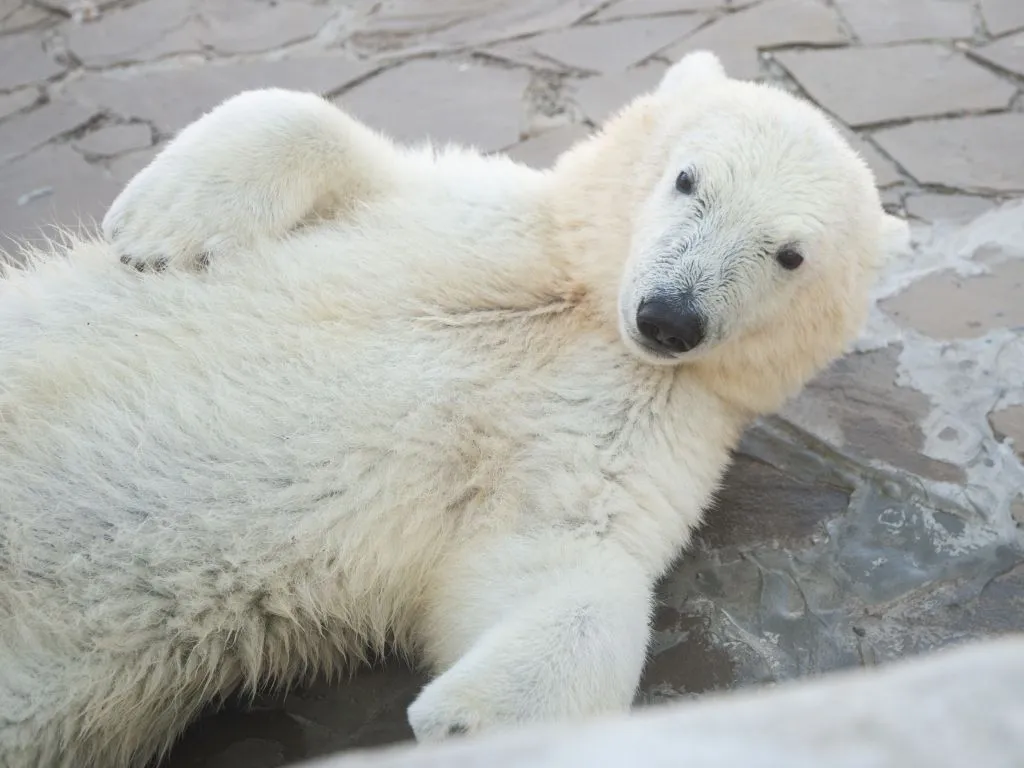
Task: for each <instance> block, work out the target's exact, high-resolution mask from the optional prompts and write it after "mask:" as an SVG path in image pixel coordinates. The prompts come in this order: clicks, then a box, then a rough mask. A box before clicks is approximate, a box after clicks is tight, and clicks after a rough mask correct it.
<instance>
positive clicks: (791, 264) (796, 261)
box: [775, 246, 804, 271]
mask: <svg viewBox="0 0 1024 768" xmlns="http://www.w3.org/2000/svg"><path fill="white" fill-rule="evenodd" d="M775 260H776V261H777V262H779V266H781V267H782V268H783V269H788V270H790V271H792V270H794V269H796V268H797V267H799V266H800V265H801V264H803V263H804V257H803V256H801V255H800V251H798V250H797V249H796V248H793V247H792V246H786V247H785V248H780V249H779V252H778V253H776V254H775Z"/></svg>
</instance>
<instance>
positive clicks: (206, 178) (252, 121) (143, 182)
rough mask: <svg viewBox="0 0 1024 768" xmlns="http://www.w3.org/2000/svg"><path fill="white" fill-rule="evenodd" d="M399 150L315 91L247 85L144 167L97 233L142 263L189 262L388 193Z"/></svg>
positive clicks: (190, 264)
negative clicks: (247, 89)
mask: <svg viewBox="0 0 1024 768" xmlns="http://www.w3.org/2000/svg"><path fill="white" fill-rule="evenodd" d="M397 158H398V151H397V149H396V148H395V147H394V145H393V144H391V142H389V141H388V140H387V139H385V138H384V137H382V136H380V135H378V134H376V133H374V132H373V131H371V130H370V129H369V128H367V127H366V126H364V125H362V124H361V123H359V122H357V121H356V120H355V119H353V118H351V117H349V116H348V115H346V114H345V113H344V112H342V111H341V110H340V109H338V108H337V107H335V106H334V105H333V104H331V103H330V102H328V101H325V100H324V99H322V98H320V97H319V96H316V95H315V94H312V93H300V92H295V91H286V90H280V89H268V90H259V91H247V92H245V93H242V94H240V95H238V96H235V97H233V98H231V99H228V100H227V101H225V102H224V103H223V104H221V105H220V106H219V107H217V108H216V109H214V110H213V111H211V112H210V113H209V114H207V115H205V116H203V117H201V118H200V119H199V120H197V121H196V122H194V123H192V124H191V125H189V126H188V127H187V128H185V130H183V131H182V132H181V133H180V134H179V135H178V136H177V138H175V139H174V141H172V142H171V143H170V144H169V145H168V147H167V148H166V149H165V150H163V152H161V153H160V154H159V155H157V157H156V158H155V159H154V160H153V162H151V163H150V164H149V165H148V166H146V167H145V168H144V169H142V170H141V171H140V172H139V173H138V174H137V175H136V176H135V178H133V179H132V180H131V181H130V182H129V183H128V185H127V186H126V187H125V188H124V190H123V191H122V192H121V194H120V195H118V197H117V198H116V199H115V200H114V203H113V204H112V205H111V207H110V210H109V211H108V212H107V214H106V216H105V217H104V219H103V234H104V236H105V237H106V238H107V240H108V241H109V242H111V243H112V244H113V246H114V249H115V251H116V252H117V253H118V255H119V256H120V258H121V260H122V261H123V262H125V263H126V264H131V265H133V266H135V267H136V268H137V269H139V270H140V271H144V270H151V269H156V270H158V269H163V268H164V267H167V266H174V265H182V266H187V267H193V268H194V267H197V266H199V265H202V264H204V263H206V262H207V261H208V260H209V259H210V258H215V257H217V256H218V255H219V254H220V253H223V252H226V251H227V252H237V251H240V250H245V249H247V248H251V247H253V246H255V245H257V244H258V243H260V241H262V240H266V239H274V238H278V237H281V236H282V235H284V234H286V233H287V232H288V231H289V230H291V229H293V228H294V227H295V226H296V225H298V224H299V223H301V222H302V221H303V220H304V219H306V218H307V217H310V216H312V215H315V214H317V215H324V216H337V215H341V214H344V212H345V211H346V210H349V209H352V208H353V207H354V206H355V205H357V204H358V203H360V202H366V201H367V200H370V199H372V198H373V197H375V196H378V195H381V194H386V193H387V192H388V191H389V190H390V189H393V188H394V187H395V185H396V184H397V183H399V181H400V176H399V172H398V170H397Z"/></svg>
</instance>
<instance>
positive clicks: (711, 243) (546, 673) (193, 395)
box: [0, 55, 885, 768]
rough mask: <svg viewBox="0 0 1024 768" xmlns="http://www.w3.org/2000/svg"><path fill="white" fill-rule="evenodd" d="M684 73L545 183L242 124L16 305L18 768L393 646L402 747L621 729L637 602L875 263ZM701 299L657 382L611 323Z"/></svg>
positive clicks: (7, 286)
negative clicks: (539, 726) (694, 178)
mask: <svg viewBox="0 0 1024 768" xmlns="http://www.w3.org/2000/svg"><path fill="white" fill-rule="evenodd" d="M678 67H679V68H678V69H675V68H674V69H673V70H670V72H669V74H668V75H667V77H666V81H665V83H664V84H663V86H662V87H661V88H659V90H658V91H657V92H656V93H654V94H652V95H649V96H646V97H642V98H640V99H638V100H637V101H636V102H634V103H633V104H632V105H630V106H629V107H628V108H626V109H625V110H624V111H623V112H622V113H621V114H620V115H618V116H617V117H616V118H615V119H613V120H612V121H611V122H610V123H609V125H608V126H607V128H606V129H605V130H604V131H603V132H602V133H601V134H600V135H599V136H597V137H596V138H593V139H591V140H588V141H587V142H585V143H583V144H581V145H579V146H578V147H577V148H575V149H573V150H572V151H570V152H569V153H567V154H566V155H565V156H563V157H562V158H561V159H560V161H559V163H558V164H557V166H556V167H555V168H554V169H553V170H551V171H549V172H544V173H538V172H535V171H531V170H529V169H527V168H525V167H522V166H519V165H516V164H514V163H513V162H511V161H509V160H507V159H503V158H485V157H482V156H480V155H479V154H476V153H473V152H469V151H459V150H448V151H445V152H441V153H433V152H431V151H427V150H415V151H414V150H407V149H400V148H397V147H395V146H393V145H392V144H390V143H389V142H388V141H386V140H385V139H383V138H381V137H380V136H377V135H376V134H373V133H372V132H370V131H369V130H368V129H366V128H364V127H363V126H360V125H359V124H358V123H356V122H354V121H353V120H351V119H350V118H348V117H346V116H345V115H344V114H342V113H341V112H339V111H337V110H335V109H334V108H333V107H331V106H330V105H328V104H326V103H325V102H323V101H321V100H319V99H317V98H316V97H313V96H309V95H304V94H295V93H287V92H283V91H257V92H252V93H247V94H243V95H241V96H238V97H236V98H235V99H232V100H230V101H228V102H227V103H225V104H224V105H223V106H221V107H219V108H218V109H216V110H215V111H213V112H212V113H211V114H209V115H207V116H206V117H204V118H202V119H201V120H200V121H198V122H197V123H195V124H194V125H192V126H191V127H189V128H188V129H186V130H185V131H184V132H183V133H182V134H181V136H180V137H179V138H178V139H177V140H176V141H175V142H174V143H173V144H172V145H171V146H170V147H169V148H168V149H167V150H166V151H165V152H164V153H163V154H161V155H160V156H159V157H158V158H157V159H156V160H155V161H154V162H153V163H152V165H150V166H149V167H148V168H147V169H145V170H144V171H143V172H142V173H140V174H139V176H138V177H137V178H136V179H135V180H134V181H132V183H131V184H129V185H128V187H127V188H126V189H125V191H124V193H123V194H122V195H121V197H120V198H118V200H117V201H116V202H115V204H114V206H113V207H112V209H111V211H110V213H109V215H108V216H107V219H106V221H105V230H106V232H107V234H108V236H109V237H110V238H111V239H112V241H113V245H112V246H111V245H108V244H105V243H100V242H86V243H79V244H76V245H74V246H72V247H71V248H69V249H68V251H67V253H66V257H67V258H56V257H50V258H46V257H44V256H43V255H41V254H40V255H36V256H35V257H34V258H33V259H32V261H31V263H30V265H29V266H28V267H26V268H25V269H19V270H14V269H12V270H10V271H9V274H8V275H7V277H6V279H5V280H3V281H0V764H3V765H5V766H12V767H14V768H20V767H21V766H44V765H45V766H61V767H63V766H68V767H70V766H74V767H75V768H86V767H87V766H102V767H103V768H119V767H120V766H129V765H141V764H142V763H143V762H144V761H145V760H146V759H147V758H149V757H151V756H153V755H154V754H158V753H160V752H162V751H163V750H165V749H166V748H167V746H168V745H169V744H170V743H171V741H172V740H173V738H174V737H175V736H176V735H177V734H178V733H179V732H180V730H181V729H182V728H183V727H184V726H185V724H186V723H187V722H188V721H189V720H190V719H191V718H192V717H193V716H194V715H195V713H196V712H197V711H198V710H199V709H200V707H201V706H202V705H203V704H204V703H206V702H209V701H211V700H215V699H217V698H218V697H220V696H222V695H224V694H225V693H227V692H228V691H230V690H232V689H233V688H234V687H236V686H238V685H242V686H246V687H249V688H255V687H256V686H257V685H260V684H262V683H265V682H268V681H271V682H278V683H285V684H287V683H291V682H293V681H295V680H296V679H298V678H300V677H302V676H304V675H307V674H312V673H315V672H320V671H324V670H327V671H333V670H340V669H342V668H344V667H345V666H346V665H348V664H349V663H350V662H351V661H353V660H359V659H362V658H365V657H366V656H367V655H368V654H373V653H375V652H378V651H381V650H383V649H384V648H385V647H386V646H387V645H389V644H393V645H395V646H397V647H398V648H399V649H401V650H403V651H406V652H409V653H414V654H416V656H417V657H418V658H420V659H422V660H423V662H424V663H425V664H427V665H428V666H429V667H430V668H431V669H432V670H433V671H434V672H435V673H437V675H438V676H437V677H436V679H435V680H434V681H433V682H432V683H431V684H430V685H428V686H427V687H426V689H425V690H424V691H423V693H422V695H421V696H420V697H419V698H418V699H417V701H416V702H415V703H414V704H413V705H412V707H411V708H410V710H409V717H410V722H411V724H412V726H413V729H414V731H415V733H416V735H417V737H418V738H420V739H421V740H433V739H438V738H443V737H445V736H446V735H447V734H449V733H453V732H460V731H463V730H468V731H476V730H481V729H485V728H489V727H493V726H499V725H502V724H510V723H518V722H526V721H531V720H546V719H555V718H563V717H582V716H587V715H591V714H595V713H598V712H606V711H613V710H622V709H626V708H627V707H628V706H629V704H630V701H631V698H632V696H633V694H634V691H635V689H636V685H637V682H638V679H639V675H640V672H641V668H642V665H643V662H644V656H645V649H646V644H647V639H648V628H647V619H648V614H649V612H650V608H651V590H652V585H653V584H654V583H655V581H656V579H657V578H658V577H659V575H661V574H662V573H663V572H664V571H665V569H666V568H667V567H668V565H669V564H670V563H671V561H672V560H673V558H675V557H676V556H677V555H678V553H679V552H680V550H681V548H682V547H684V546H685V545H686V543H687V541H688V537H689V535H690V532H691V531H692V530H693V528H694V526H696V525H697V524H698V522H699V520H700V516H701V511H702V509H703V508H704V507H705V506H706V505H707V503H708V501H709V500H710V498H711V496H712V494H713V492H714V490H715V488H716V486H717V484H718V482H719V479H720V477H721V475H722V472H723V469H724V468H725V466H726V464H727V461H728V458H729V452H730V450H731V449H732V447H733V446H734V445H735V443H736V440H737V439H738V436H739V435H740V433H741V431H742V429H743V428H744V426H745V425H746V424H747V423H748V422H749V421H750V419H751V418H752V417H754V416H755V415H757V414H759V413H764V412H766V411H770V410H773V409H775V408H777V407H778V406H779V405H780V404H781V403H782V402H783V400H784V399H785V398H786V397H788V396H790V395H791V394H793V393H794V392H795V391H796V390H797V389H799V387H800V386H801V385H802V384H803V383H804V382H805V381H806V380H807V378H808V377H810V376H811V375H813V373H814V372H815V371H817V370H818V369H819V368H820V367H821V366H822V365H824V364H825V363H826V362H827V361H828V360H830V359H831V358H833V357H834V356H836V355H837V354H839V353H840V352H841V351H842V350H843V348H844V346H845V344H846V343H847V342H848V341H849V340H850V339H851V337H852V336H853V335H854V334H855V333H856V331H857V329H858V328H859V326H860V323H861V322H862V319H863V315H864V313H865V310H866V293H867V290H868V286H869V283H870V279H871V276H872V273H873V271H874V267H875V265H876V263H877V262H878V260H879V257H880V255H881V251H882V232H883V229H884V228H885V225H884V223H883V222H884V219H883V214H882V211H881V207H880V203H879V200H878V196H877V194H876V192H875V191H874V187H873V184H872V179H871V176H870V174H869V173H868V171H867V170H866V169H865V167H864V165H863V164H862V163H861V162H860V160H859V159H858V158H857V157H856V156H855V155H854V153H853V152H852V151H851V150H850V149H849V148H848V147H847V146H846V145H845V144H843V142H842V141H841V140H840V138H839V137H838V135H837V134H836V133H835V131H834V130H833V129H832V127H831V126H830V125H829V124H828V122H827V121H826V120H825V118H824V117H823V116H821V115H820V114H819V113H817V112H816V111H815V110H813V109H812V108H811V107H809V106H807V105H805V104H802V103H800V102H798V101H797V100H795V99H794V98H792V97H790V96H788V95H786V94H784V93H782V92H778V91H774V90H770V89H768V88H766V87H762V86H757V85H753V84H749V83H739V82H734V81H729V80H727V79H725V77H724V76H723V75H722V74H721V71H720V67H719V65H718V64H717V61H716V60H714V58H713V57H710V56H707V55H701V56H698V57H696V58H692V59H686V60H684V61H683V62H681V63H680V65H678ZM681 165H687V166H692V167H694V168H697V169H698V175H699V184H700V185H705V186H703V187H702V188H703V189H705V190H706V191H707V192H708V193H709V195H710V197H709V199H708V201H707V203H706V205H707V211H706V212H705V214H704V218H702V219H699V220H698V218H697V217H696V214H695V213H694V208H693V206H694V205H696V204H697V203H696V202H695V200H694V199H688V198H684V197H681V196H679V194H678V193H677V192H675V190H674V186H673V179H674V178H675V175H676V173H678V171H679V170H680V166H681ZM300 224H301V225H304V226H299V225H300ZM791 241H798V242H799V243H800V247H801V248H802V250H803V252H804V253H805V254H806V257H807V261H806V264H805V265H804V266H803V267H802V268H801V269H799V270H797V271H795V272H791V273H790V272H785V271H783V270H781V269H780V268H779V267H778V265H777V264H775V263H774V261H773V258H772V255H771V250H770V249H771V248H772V247H775V246H777V245H778V244H779V243H781V242H791ZM684 242H685V244H686V248H685V249H684V248H682V247H680V244H681V243H684ZM115 253H116V254H118V255H121V256H124V257H125V258H126V259H127V260H129V261H135V262H136V263H137V264H138V265H139V266H140V267H146V266H150V267H152V266H159V265H162V264H164V263H166V264H168V265H169V266H170V267H171V268H169V269H167V270H166V271H165V272H164V273H163V274H161V275H145V274H139V273H138V272H136V271H134V270H132V269H127V268H125V267H124V266H123V265H122V264H120V263H119V261H118V258H116V256H115ZM199 263H208V267H207V269H205V270H200V271H196V270H193V269H192V267H194V266H196V265H197V264H199ZM687 280H689V281H691V282H693V283H694V285H696V286H697V287H696V288H694V289H695V290H697V291H698V292H699V297H698V298H699V300H700V302H701V306H702V307H703V308H704V310H705V311H706V313H707V317H708V323H709V328H712V329H713V336H712V337H711V338H709V341H708V344H707V347H706V348H703V346H702V347H698V348H697V349H696V350H694V351H693V352H692V353H687V354H684V355H682V356H679V357H677V358H674V359H672V360H666V359H663V358H658V359H655V360H649V358H650V355H649V353H647V352H645V351H644V350H643V349H642V348H641V347H640V346H638V345H637V344H636V343H635V342H634V341H633V336H634V335H635V331H636V328H635V324H632V325H631V323H632V321H631V318H630V316H629V312H630V311H631V308H632V307H633V305H634V304H635V302H636V301H637V300H638V297H642V294H643V292H644V291H645V290H650V289H658V290H673V289H678V287H679V286H680V285H681V284H682V282H681V281H687ZM687 286H688V287H694V286H693V285H690V284H689V283H687ZM648 362H657V363H659V364H658V365H650V364H648ZM666 362H672V363H674V364H673V365H665V364H664V363H666Z"/></svg>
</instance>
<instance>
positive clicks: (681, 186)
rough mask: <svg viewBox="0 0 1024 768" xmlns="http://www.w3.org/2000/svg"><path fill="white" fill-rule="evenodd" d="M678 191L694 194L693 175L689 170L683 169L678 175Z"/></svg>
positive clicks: (684, 193)
mask: <svg viewBox="0 0 1024 768" xmlns="http://www.w3.org/2000/svg"><path fill="white" fill-rule="evenodd" d="M676 191H677V192H679V193H680V194H683V195H692V194H693V176H692V174H690V172H689V171H683V172H681V173H680V174H679V175H678V176H676Z"/></svg>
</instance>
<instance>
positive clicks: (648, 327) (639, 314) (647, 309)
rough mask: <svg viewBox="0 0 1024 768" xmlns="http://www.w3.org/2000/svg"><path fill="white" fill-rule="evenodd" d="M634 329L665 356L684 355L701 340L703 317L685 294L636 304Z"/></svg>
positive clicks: (691, 299) (691, 298) (702, 337)
mask: <svg viewBox="0 0 1024 768" xmlns="http://www.w3.org/2000/svg"><path fill="white" fill-rule="evenodd" d="M636 327H637V329H638V330H639V331H640V333H641V334H643V337H644V338H645V339H647V340H648V341H650V342H653V343H654V344H656V345H657V346H658V347H661V348H662V349H664V350H666V351H668V352H688V351H689V350H691V349H693V348H694V347H696V346H697V345H698V344H700V343H701V342H702V341H703V340H704V317H703V315H701V313H700V312H699V311H698V310H697V306H696V303H695V302H694V301H693V297H692V296H690V295H689V294H683V295H682V296H678V297H673V298H672V299H670V300H668V299H660V298H656V299H649V300H646V301H642V302H640V307H639V309H637V311H636Z"/></svg>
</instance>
